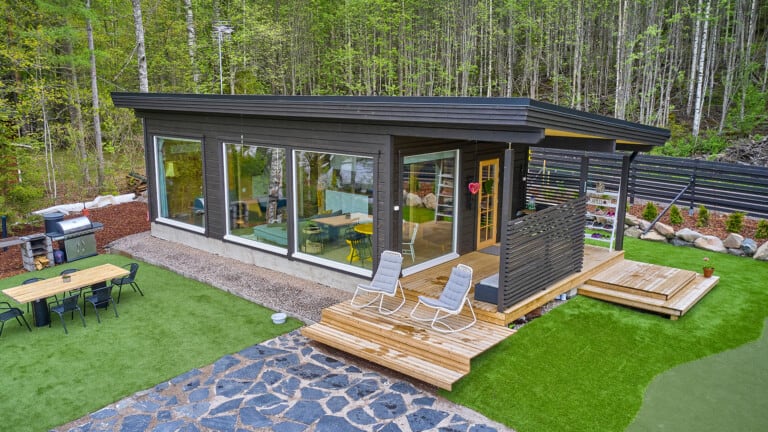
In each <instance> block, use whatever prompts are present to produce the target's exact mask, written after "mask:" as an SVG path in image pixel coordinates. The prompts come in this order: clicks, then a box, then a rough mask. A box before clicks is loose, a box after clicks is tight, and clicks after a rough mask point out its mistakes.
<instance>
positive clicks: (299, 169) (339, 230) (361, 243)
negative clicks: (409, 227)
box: [295, 151, 374, 270]
mask: <svg viewBox="0 0 768 432" xmlns="http://www.w3.org/2000/svg"><path fill="white" fill-rule="evenodd" d="M295 164H296V214H297V218H298V220H297V223H296V231H297V232H296V238H297V243H298V244H297V245H296V246H297V250H298V251H299V252H303V253H306V254H311V255H313V256H316V257H317V258H318V259H323V260H330V261H333V262H336V263H342V264H346V265H349V266H353V267H355V268H364V269H367V270H370V269H371V263H372V259H371V250H372V244H371V236H372V234H373V227H374V224H373V208H372V205H373V158H370V157H361V156H352V155H343V154H334V153H316V152H308V151H296V152H295Z"/></svg>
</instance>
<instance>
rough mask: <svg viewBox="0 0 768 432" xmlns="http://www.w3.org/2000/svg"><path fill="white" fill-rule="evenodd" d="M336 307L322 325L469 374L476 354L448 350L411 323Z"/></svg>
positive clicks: (461, 349) (458, 347)
mask: <svg viewBox="0 0 768 432" xmlns="http://www.w3.org/2000/svg"><path fill="white" fill-rule="evenodd" d="M339 306H340V305H336V306H332V307H330V308H326V309H324V310H323V315H322V319H321V321H320V322H321V323H323V324H325V325H328V326H331V327H334V328H336V329H338V330H341V331H344V332H345V333H347V334H350V335H353V336H356V337H360V338H363V339H366V340H370V341H372V342H376V343H379V344H384V345H386V346H389V347H393V348H395V349H397V350H400V351H402V352H405V353H408V354H409V355H412V356H414V357H419V358H421V359H422V360H427V361H430V362H433V363H436V364H440V365H441V366H445V367H448V368H450V369H453V370H456V371H459V372H464V373H468V372H469V369H470V363H471V360H472V354H473V352H472V351H470V350H468V349H466V348H465V347H463V346H461V345H460V344H451V346H445V344H444V343H442V341H443V340H442V339H440V338H439V337H432V336H433V335H434V332H431V333H432V334H430V332H429V331H428V330H427V329H425V328H421V327H420V326H418V325H414V324H412V323H409V322H403V321H400V320H397V319H394V318H389V317H384V316H380V317H377V318H378V319H376V320H372V319H370V318H369V317H367V316H366V313H367V311H366V310H357V309H352V308H349V309H348V308H344V307H339Z"/></svg>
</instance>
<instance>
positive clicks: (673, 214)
mask: <svg viewBox="0 0 768 432" xmlns="http://www.w3.org/2000/svg"><path fill="white" fill-rule="evenodd" d="M669 223H671V224H672V225H682V224H683V215H682V214H681V213H680V209H679V208H678V207H677V206H676V205H674V204H672V208H670V209H669Z"/></svg>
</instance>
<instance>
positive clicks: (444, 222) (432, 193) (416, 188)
mask: <svg viewBox="0 0 768 432" xmlns="http://www.w3.org/2000/svg"><path fill="white" fill-rule="evenodd" d="M403 163H404V164H403V179H402V180H403V201H404V202H403V204H404V205H403V212H402V214H403V255H404V256H405V260H404V261H403V265H404V266H412V265H418V264H422V263H425V262H427V261H430V260H433V259H435V258H438V257H441V256H444V255H446V254H448V253H453V252H454V250H455V245H454V237H453V233H454V224H455V222H456V217H455V210H456V209H455V202H456V189H455V185H456V179H455V174H456V168H457V166H456V151H445V152H438V153H426V154H420V155H413V156H406V157H405V159H404V161H403Z"/></svg>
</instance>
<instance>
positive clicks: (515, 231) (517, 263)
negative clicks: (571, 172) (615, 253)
mask: <svg viewBox="0 0 768 432" xmlns="http://www.w3.org/2000/svg"><path fill="white" fill-rule="evenodd" d="M586 208H587V198H586V197H582V198H578V199H574V200H571V201H568V202H566V203H564V204H560V205H558V206H553V207H549V208H547V209H545V210H542V211H538V212H535V213H533V214H530V215H528V216H525V217H522V218H517V219H513V220H511V221H509V222H507V224H506V226H505V229H506V231H505V233H504V235H505V241H504V242H503V244H504V250H503V251H502V253H501V258H502V259H503V260H504V266H503V268H504V274H503V275H502V278H501V280H502V281H503V283H502V285H501V287H500V288H501V289H500V293H499V294H500V297H501V298H499V302H498V305H499V311H503V310H505V309H507V308H509V307H511V306H512V305H514V304H515V303H518V302H519V301H521V300H523V299H525V298H527V297H529V296H530V295H532V294H534V293H536V292H538V291H540V290H542V289H544V288H546V287H548V286H549V285H551V284H552V283H554V282H555V281H558V280H560V279H562V278H563V277H565V276H568V275H570V274H573V273H576V272H580V271H581V267H582V264H583V262H584V223H585V222H586Z"/></svg>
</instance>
